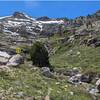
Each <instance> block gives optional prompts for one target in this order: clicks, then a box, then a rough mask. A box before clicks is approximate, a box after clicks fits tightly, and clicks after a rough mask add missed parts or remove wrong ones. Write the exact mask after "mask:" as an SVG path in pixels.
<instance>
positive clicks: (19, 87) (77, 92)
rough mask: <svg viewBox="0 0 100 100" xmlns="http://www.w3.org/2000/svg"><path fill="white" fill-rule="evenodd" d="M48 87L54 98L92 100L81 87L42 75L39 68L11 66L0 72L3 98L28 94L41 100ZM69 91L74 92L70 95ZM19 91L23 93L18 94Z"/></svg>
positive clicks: (22, 98)
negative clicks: (9, 69) (9, 68)
mask: <svg viewBox="0 0 100 100" xmlns="http://www.w3.org/2000/svg"><path fill="white" fill-rule="evenodd" d="M57 83H58V84H57ZM48 88H49V89H50V90H51V94H50V97H52V98H53V99H54V100H92V98H91V96H90V95H89V94H87V93H85V92H84V90H83V89H81V88H78V89H77V88H75V87H74V86H72V85H70V84H69V83H67V80H66V79H64V80H60V79H59V78H57V79H49V78H46V77H44V76H43V75H42V74H41V72H40V69H39V68H36V69H34V68H29V67H28V66H25V65H21V66H20V67H19V68H11V71H6V72H4V71H3V72H0V95H1V96H2V97H4V100H25V97H29V96H34V97H36V100H41V98H42V97H43V96H45V95H47V93H48ZM70 92H73V93H74V94H73V95H71V94H70ZM19 93H22V94H23V95H21V96H19V95H18V94H19Z"/></svg>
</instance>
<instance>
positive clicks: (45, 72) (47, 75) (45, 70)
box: [41, 67, 54, 78]
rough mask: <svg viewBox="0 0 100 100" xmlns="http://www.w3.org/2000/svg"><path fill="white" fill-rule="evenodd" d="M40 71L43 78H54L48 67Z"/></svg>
mask: <svg viewBox="0 0 100 100" xmlns="http://www.w3.org/2000/svg"><path fill="white" fill-rule="evenodd" d="M41 71H42V74H43V75H44V76H46V77H48V78H53V77H54V75H53V73H52V72H51V71H50V68H49V67H42V69H41Z"/></svg>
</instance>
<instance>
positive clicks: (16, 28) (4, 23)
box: [0, 12, 64, 36]
mask: <svg viewBox="0 0 100 100" xmlns="http://www.w3.org/2000/svg"><path fill="white" fill-rule="evenodd" d="M63 23H64V22H63V20H59V21H58V20H52V19H50V18H47V17H41V18H37V19H35V18H32V17H30V16H28V15H26V14H24V13H20V12H15V13H14V14H13V15H11V16H6V17H0V31H1V32H4V33H8V34H10V35H31V36H35V35H39V34H40V33H41V34H42V33H43V32H44V30H45V31H47V30H48V28H47V27H50V28H51V30H52V27H51V26H52V25H53V26H54V25H59V24H63ZM45 25H46V26H47V27H45ZM53 29H54V27H53ZM54 32H55V31H52V32H51V33H54ZM44 33H49V32H48V31H47V32H44Z"/></svg>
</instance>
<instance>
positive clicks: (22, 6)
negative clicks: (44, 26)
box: [0, 1, 100, 18]
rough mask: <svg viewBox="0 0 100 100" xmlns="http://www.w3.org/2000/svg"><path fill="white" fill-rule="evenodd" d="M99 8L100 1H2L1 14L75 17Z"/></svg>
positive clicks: (0, 5)
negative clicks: (17, 13)
mask: <svg viewBox="0 0 100 100" xmlns="http://www.w3.org/2000/svg"><path fill="white" fill-rule="evenodd" d="M97 10H100V2H99V1H0V16H7V15H11V14H12V13H13V12H15V11H20V12H24V13H27V14H28V15H30V16H33V17H40V16H48V17H51V18H58V17H68V18H75V17H77V16H81V15H83V16H84V15H88V14H92V13H94V12H95V11H97Z"/></svg>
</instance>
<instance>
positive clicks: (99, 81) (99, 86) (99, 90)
mask: <svg viewBox="0 0 100 100" xmlns="http://www.w3.org/2000/svg"><path fill="white" fill-rule="evenodd" d="M96 86H97V89H98V92H100V79H98V80H97V82H96Z"/></svg>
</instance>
